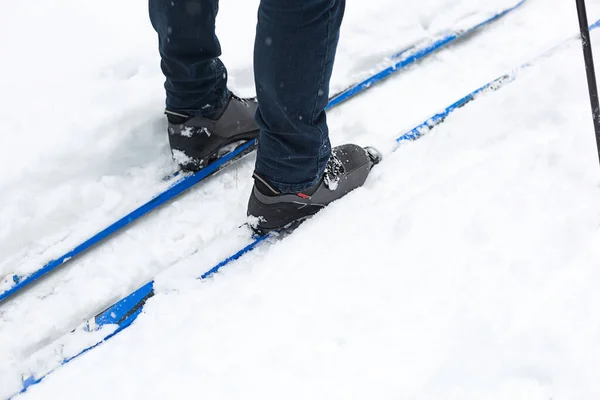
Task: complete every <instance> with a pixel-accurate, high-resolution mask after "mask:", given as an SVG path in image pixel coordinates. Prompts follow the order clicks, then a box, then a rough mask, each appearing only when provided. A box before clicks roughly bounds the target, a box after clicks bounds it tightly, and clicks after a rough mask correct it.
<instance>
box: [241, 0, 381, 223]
mask: <svg viewBox="0 0 600 400" xmlns="http://www.w3.org/2000/svg"><path fill="white" fill-rule="evenodd" d="M344 6H345V0H262V1H261V5H260V10H259V13H258V17H259V20H258V27H257V34H256V44H255V51H254V66H255V75H256V90H257V94H258V104H259V105H258V110H257V113H256V121H257V123H258V125H259V126H260V128H261V131H260V137H259V140H258V157H257V159H256V170H255V173H254V187H253V188H252V193H251V194H250V199H249V201H248V215H249V216H252V217H254V219H253V220H251V221H250V225H251V226H252V227H253V229H254V230H255V232H257V233H259V234H265V233H267V232H270V231H273V230H279V229H282V228H286V227H291V226H294V225H295V224H298V223H299V222H301V221H303V220H304V219H306V218H308V217H309V216H311V215H313V214H315V213H317V212H318V211H319V210H321V209H322V208H323V207H325V206H327V205H328V204H330V203H331V202H333V201H335V200H338V199H340V198H342V197H343V196H345V195H346V194H347V193H349V192H351V191H352V190H354V189H356V188H358V187H360V186H362V185H363V183H364V182H365V180H366V179H367V176H368V175H369V172H370V171H371V168H372V167H373V165H375V164H377V163H378V162H379V161H380V160H381V155H380V154H379V153H378V152H377V151H376V150H375V149H372V148H362V147H360V146H358V145H355V144H346V145H342V146H338V147H336V148H334V149H333V150H332V149H331V145H330V143H329V132H328V130H327V120H326V117H325V107H326V106H327V103H328V97H329V80H330V77H331V72H332V69H333V60H334V57H335V51H336V47H337V42H338V37H339V32H340V25H341V22H342V17H343V14H344Z"/></svg>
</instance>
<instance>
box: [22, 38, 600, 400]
mask: <svg viewBox="0 0 600 400" xmlns="http://www.w3.org/2000/svg"><path fill="white" fill-rule="evenodd" d="M593 37H594V40H596V41H598V40H600V36H598V35H597V34H594V35H593ZM595 48H596V49H600V47H598V46H596V47H595ZM597 51H598V50H597ZM580 54H581V49H580V45H579V43H577V42H573V43H571V44H570V45H569V46H568V47H567V49H565V50H562V51H560V52H558V53H556V54H554V55H553V56H552V57H549V58H547V59H543V60H542V61H541V62H539V63H538V64H535V65H533V66H532V67H530V68H529V69H527V70H525V71H524V72H523V73H522V75H521V77H520V79H519V80H518V81H517V82H516V83H515V84H513V85H510V86H507V87H506V88H505V89H503V90H502V91H499V92H496V93H492V94H490V95H486V96H485V97H484V98H481V99H479V100H478V101H477V102H475V103H473V104H472V105H470V106H469V107H468V108H465V109H463V110H461V111H460V112H458V113H456V114H454V115H452V116H450V117H449V118H448V119H447V121H446V123H445V124H444V125H442V126H441V127H440V128H439V129H437V131H436V132H435V135H431V136H429V137H426V138H424V139H423V140H421V141H419V142H418V143H415V144H411V145H407V146H404V147H403V148H402V149H400V150H399V151H398V152H397V153H395V154H393V155H390V156H388V158H387V160H386V162H385V163H383V164H381V165H380V166H379V167H378V168H377V169H376V170H374V171H373V174H374V176H373V178H372V179H370V181H369V183H368V184H367V186H366V187H365V188H363V189H361V190H358V191H356V192H354V193H353V194H351V195H349V196H348V197H347V199H346V200H344V201H343V202H338V203H336V204H334V205H332V206H331V207H329V208H328V209H326V210H324V211H323V212H321V213H320V214H319V216H318V217H316V218H313V219H311V220H309V221H307V222H306V223H305V224H304V225H302V226H301V227H300V228H298V230H297V231H296V232H295V233H294V235H292V236H290V237H288V238H286V240H284V241H281V242H280V243H278V244H277V245H275V246H270V248H269V249H268V251H261V250H260V249H257V251H256V252H254V253H251V254H249V255H247V256H246V257H245V258H243V259H241V260H239V261H238V262H236V263H235V265H233V266H232V267H231V268H228V269H225V270H222V272H221V274H220V275H219V276H218V277H217V278H216V279H211V280H207V281H202V282H197V281H193V280H188V281H187V283H186V284H185V287H184V288H183V289H181V288H180V285H181V283H182V280H181V276H171V277H168V276H165V277H164V279H163V280H162V282H161V285H162V288H161V290H160V293H159V294H158V295H157V296H155V297H154V299H153V300H151V301H150V302H149V303H148V305H147V306H146V310H145V313H144V314H142V315H141V316H140V317H139V318H138V321H137V322H136V324H135V325H133V326H132V327H131V328H130V329H129V330H128V331H126V332H123V333H122V334H121V335H120V336H119V337H116V338H115V339H113V340H112V341H111V342H109V343H107V344H106V345H104V346H101V347H100V348H98V349H96V350H95V351H94V352H92V353H90V354H88V355H87V356H86V357H84V358H82V359H80V360H78V361H77V363H76V364H73V367H67V368H64V369H62V370H60V371H58V372H57V373H56V374H54V375H53V376H52V377H51V378H49V379H48V380H47V381H46V382H44V383H43V384H42V385H40V386H39V387H38V388H34V389H33V390H32V391H31V393H29V394H26V395H25V396H23V398H24V399H29V398H48V397H49V396H56V397H60V398H63V399H69V398H79V396H81V393H82V391H83V390H84V388H90V387H93V388H94V390H93V391H91V392H90V391H86V398H91V399H94V398H98V399H100V398H106V397H109V396H110V397H115V398H146V397H147V398H164V397H169V398H174V397H182V398H188V397H192V396H197V395H198V394H201V395H202V396H206V397H210V398H218V399H233V398H240V397H247V398H255V397H261V398H282V397H285V398H291V399H295V398H318V399H320V398H323V399H325V398H349V399H353V398H357V399H358V398H378V399H379V398H381V399H386V398H397V396H398V395H399V394H402V396H405V397H411V398H415V399H426V398H441V397H443V398H449V399H480V398H491V399H508V398H511V399H512V398H527V399H533V400H536V399H540V400H542V399H543V400H547V399H548V398H556V399H562V398H564V399H571V398H582V399H594V398H597V397H598V396H599V395H600V384H599V383H598V382H600V376H599V373H600V372H599V371H598V369H597V368H595V365H597V363H598V361H600V350H599V349H600V346H598V344H599V343H598V341H599V340H600V339H598V338H600V328H599V326H600V310H598V309H597V308H596V307H593V304H596V303H597V302H598V300H600V299H599V298H598V293H597V290H596V284H595V282H597V281H598V279H600V271H598V269H597V265H598V261H600V250H598V246H597V243H598V240H599V239H600V231H599V229H598V226H599V225H600V212H599V208H598V204H600V170H599V169H598V165H597V159H596V157H597V155H596V153H595V151H594V148H595V147H594V135H593V131H592V129H591V126H590V121H589V107H587V106H588V103H587V97H586V94H587V93H586V90H585V77H584V76H582V74H581V67H582V65H581V59H580ZM578 56H579V57H578ZM565 60H570V62H565ZM549 92H550V93H552V92H560V93H561V96H548V95H547V94H548V93H549ZM549 116H550V117H549ZM482 126H485V128H486V129H482ZM398 171H403V173H401V174H400V173H398ZM573 204H577V207H572V205H573ZM373 221H377V223H373ZM334 227H337V229H335V235H334V236H332V235H331V230H332V229H334ZM328 233H329V234H328ZM319 236H322V237H326V238H328V240H314V238H315V237H319ZM290 254H311V258H312V259H317V260H319V262H307V260H306V257H290ZM313 257H314V258H313ZM201 259H202V256H201V255H197V256H193V257H191V258H190V259H189V260H186V261H185V263H186V264H188V266H189V267H192V266H193V268H197V267H196V264H197V263H198V262H201ZM174 288H179V289H177V290H174Z"/></svg>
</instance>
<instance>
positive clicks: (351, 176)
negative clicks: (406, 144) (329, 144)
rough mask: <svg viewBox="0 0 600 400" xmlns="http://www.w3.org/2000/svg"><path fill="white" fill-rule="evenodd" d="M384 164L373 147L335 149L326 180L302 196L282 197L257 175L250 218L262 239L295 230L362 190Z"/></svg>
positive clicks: (353, 145)
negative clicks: (274, 232)
mask: <svg viewBox="0 0 600 400" xmlns="http://www.w3.org/2000/svg"><path fill="white" fill-rule="evenodd" d="M379 161H381V154H380V153H379V152H378V151H377V150H375V149H373V148H372V147H366V148H362V147H360V146H357V145H355V144H346V145H343V146H338V147H335V148H334V149H333V150H332V152H331V158H330V159H329V161H328V163H327V167H326V168H325V173H324V175H323V178H322V179H321V181H320V182H319V183H317V184H316V185H315V186H313V187H312V188H310V189H308V190H305V191H304V192H302V193H280V192H279V191H277V190H276V189H275V188H274V187H272V185H270V184H269V182H267V181H266V180H265V179H263V178H262V177H261V176H259V175H258V174H256V173H255V174H254V187H253V189H252V194H251V195H250V201H249V202H248V216H252V217H255V218H257V219H258V222H256V225H253V229H254V231H255V232H256V233H258V234H260V235H264V234H267V233H268V232H270V231H273V230H278V229H282V228H289V227H293V226H295V225H296V224H299V223H300V222H302V221H303V220H305V219H306V218H308V217H310V216H311V215H314V214H316V213H317V212H318V211H319V210H321V209H322V208H324V207H325V206H327V205H328V204H330V203H331V202H333V201H335V200H338V199H339V198H341V197H343V196H345V195H346V194H348V193H349V192H351V191H352V190H354V189H356V188H358V187H360V186H362V185H363V184H364V182H365V180H366V179H367V176H368V175H369V172H370V171H371V168H372V167H373V166H374V165H375V164H378V163H379Z"/></svg>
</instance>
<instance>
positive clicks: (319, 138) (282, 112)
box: [149, 0, 345, 193]
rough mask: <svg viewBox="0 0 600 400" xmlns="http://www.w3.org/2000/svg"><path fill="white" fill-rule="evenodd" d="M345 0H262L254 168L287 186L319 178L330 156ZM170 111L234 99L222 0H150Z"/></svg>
mask: <svg viewBox="0 0 600 400" xmlns="http://www.w3.org/2000/svg"><path fill="white" fill-rule="evenodd" d="M225 1H227V0H225ZM344 8H345V0H261V3H260V7H259V10H258V25H257V28H256V40H255V45H254V77H255V82H256V93H257V99H258V110H257V112H256V116H255V119H256V122H257V124H258V125H259V127H260V129H261V131H260V136H259V141H258V154H257V159H256V172H257V173H258V174H259V175H261V176H262V177H263V178H265V179H266V180H268V181H269V182H270V183H271V184H272V185H273V186H275V187H276V188H277V189H279V190H280V191H281V192H285V193H293V192H301V191H303V190H306V189H307V188H309V187H311V186H314V185H315V184H317V183H318V182H319V181H320V179H321V177H322V175H323V171H324V169H325V166H326V164H327V160H328V159H329V156H330V154H331V144H330V142H329V130H328V128H327V118H326V115H325V107H326V106H327V103H328V97H329V81H330V78H331V73H332V69H333V62H334V58H335V52H336V48H337V43H338V38H339V32H340V25H341V23H342V18H343V15H344ZM149 9H150V19H151V21H152V25H153V27H154V29H155V30H156V31H157V32H158V36H159V51H160V55H161V59H162V61H161V68H162V71H163V73H164V74H165V77H166V82H165V89H166V92H167V100H166V106H167V108H168V109H169V110H172V111H178V112H182V113H186V114H189V115H203V116H206V117H208V118H210V117H211V116H213V115H216V114H218V112H219V110H221V109H222V107H224V105H225V104H226V101H227V99H228V97H229V92H228V90H227V70H226V68H225V66H224V65H223V63H222V62H221V61H220V60H219V58H218V57H219V56H220V55H221V47H220V45H219V41H218V39H217V37H216V35H215V18H216V15H217V12H218V0H149Z"/></svg>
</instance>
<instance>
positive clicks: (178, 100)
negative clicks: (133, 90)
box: [149, 0, 229, 117]
mask: <svg viewBox="0 0 600 400" xmlns="http://www.w3.org/2000/svg"><path fill="white" fill-rule="evenodd" d="M218 8H219V7H218V0H149V11H150V20H151V21H152V26H153V27H154V29H155V30H156V32H157V33H158V38H159V51H160V55H161V58H162V61H161V68H162V71H163V73H164V74H165V77H166V82H165V89H166V92H167V100H166V105H167V110H170V111H175V112H178V113H182V114H186V115H190V116H197V115H202V116H206V117H211V116H214V115H215V114H218V113H219V111H220V110H221V109H222V108H223V107H224V106H225V105H226V104H227V101H228V99H229V92H228V91H227V70H226V69H225V66H224V65H223V63H222V62H221V61H220V60H219V58H218V57H219V56H220V55H221V46H220V44H219V41H218V39H217V36H216V35H215V18H216V16H217V12H218Z"/></svg>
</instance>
